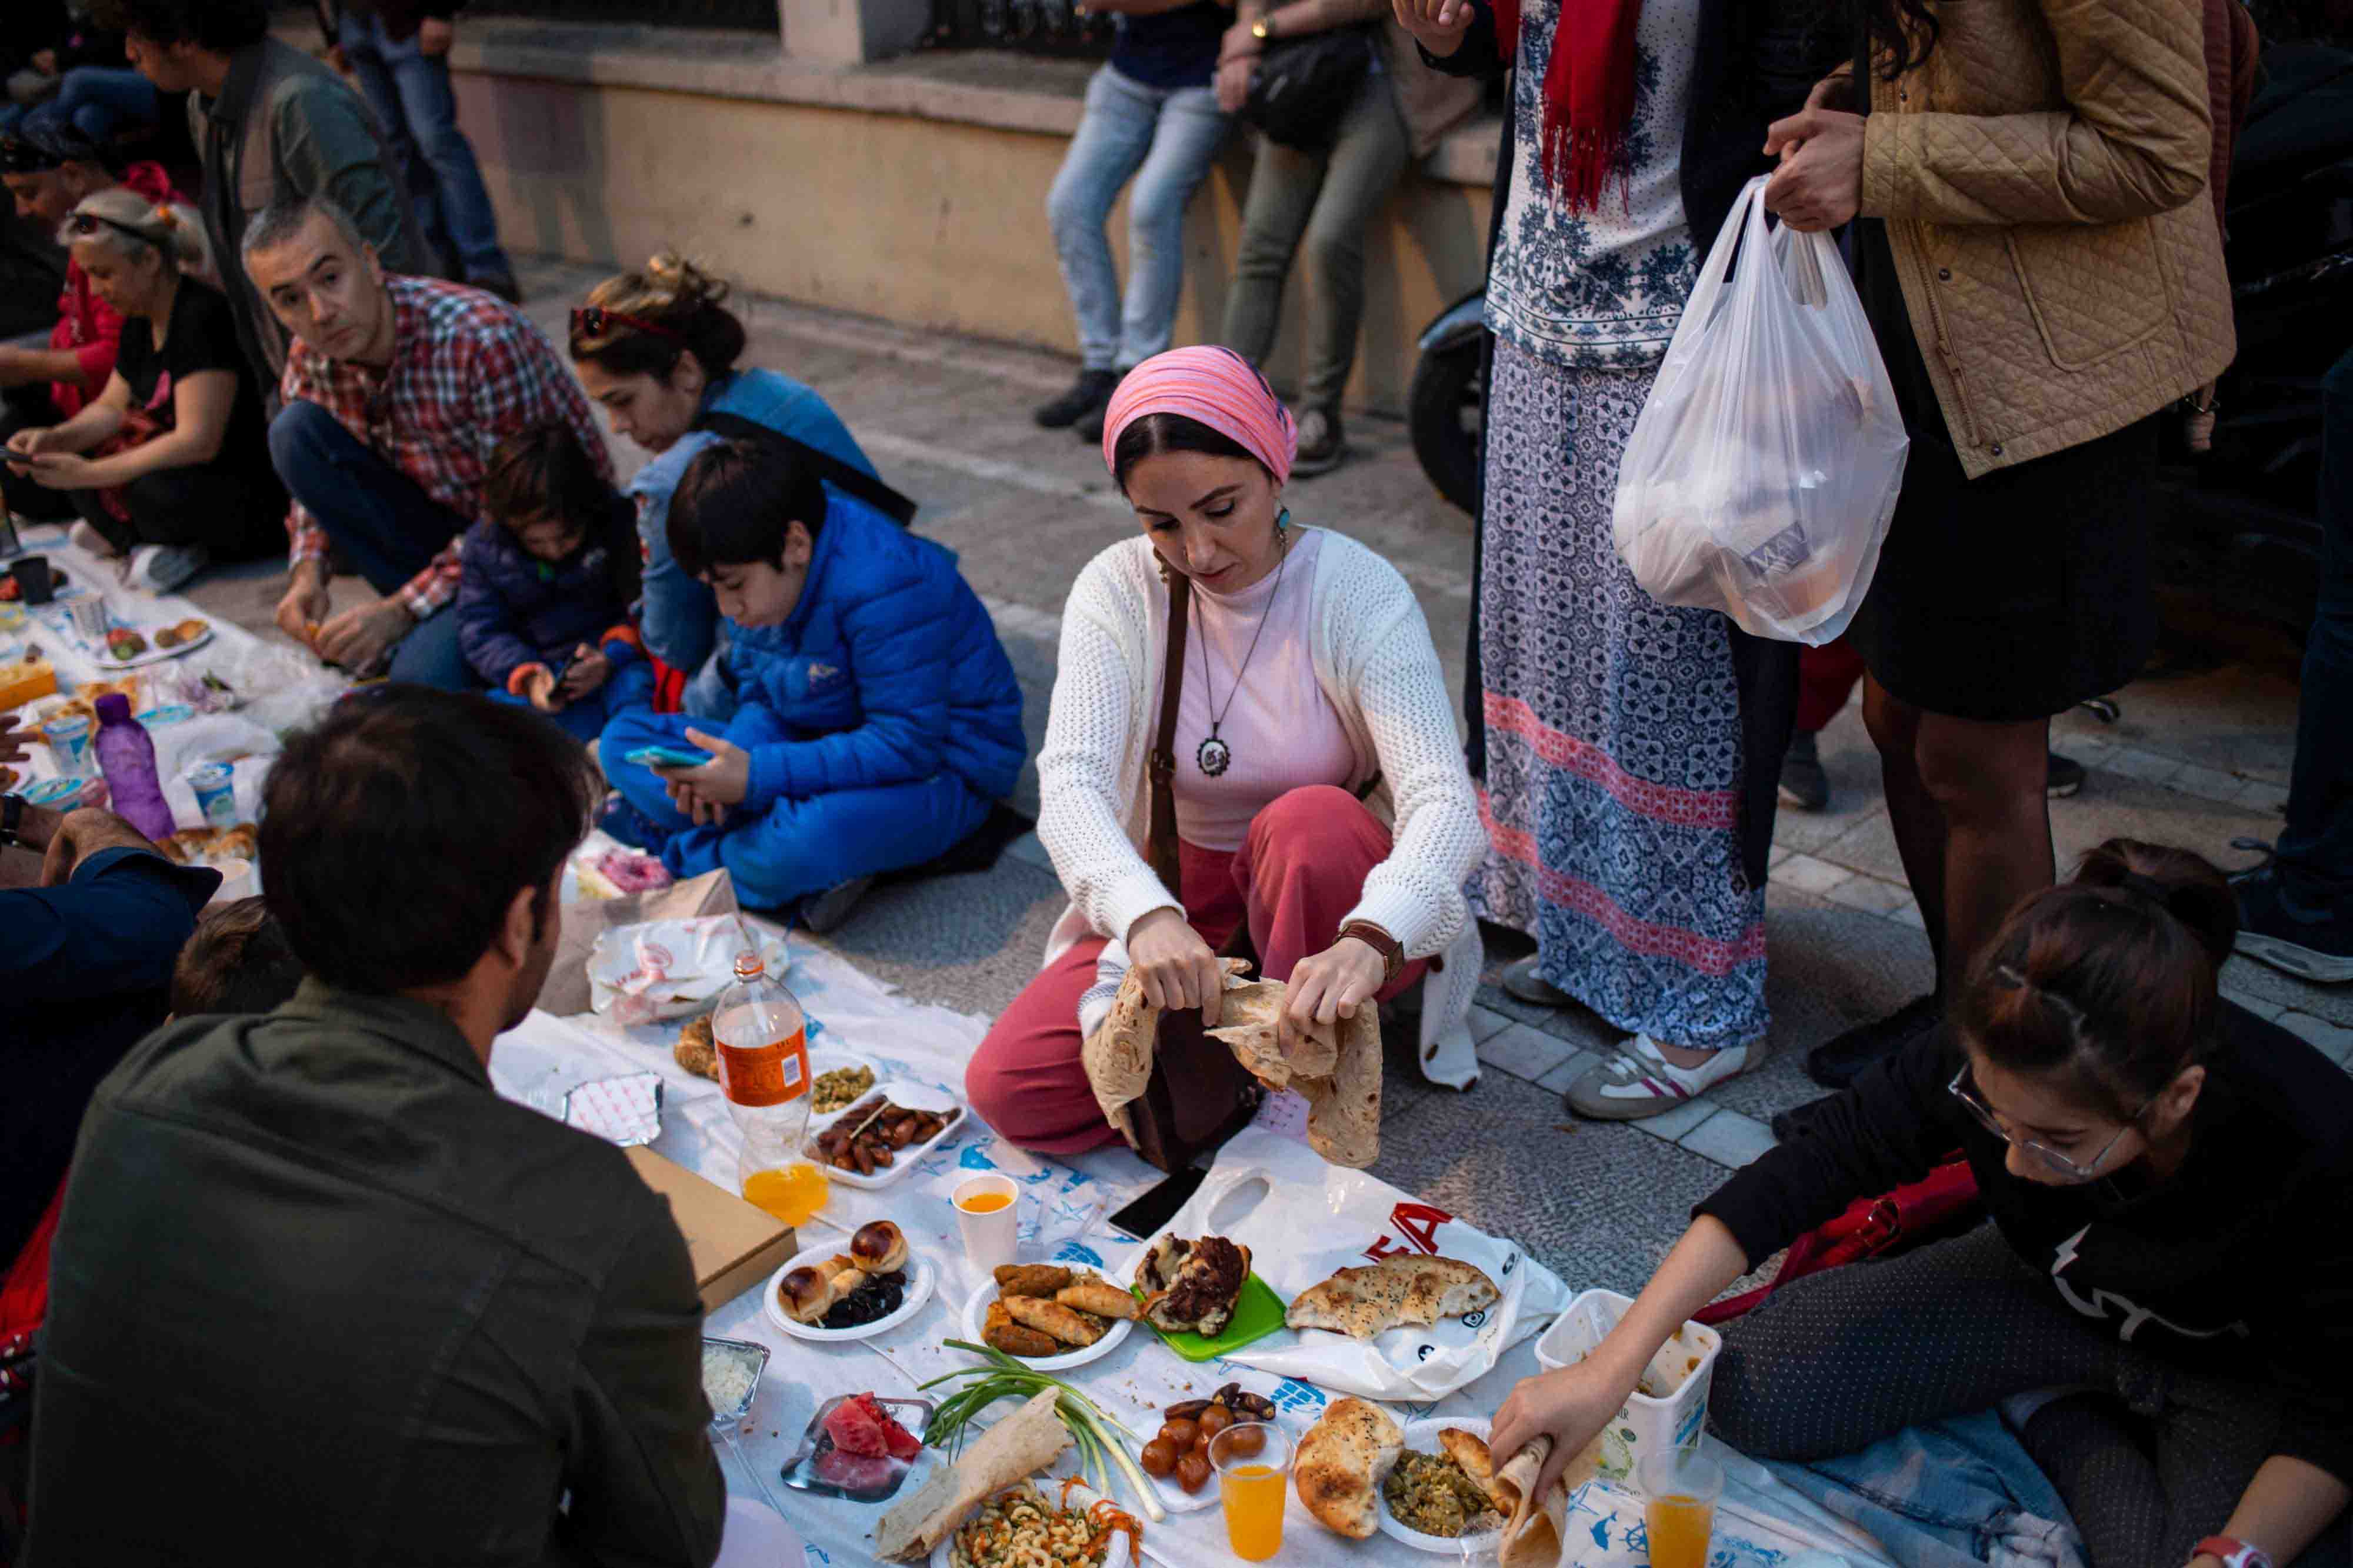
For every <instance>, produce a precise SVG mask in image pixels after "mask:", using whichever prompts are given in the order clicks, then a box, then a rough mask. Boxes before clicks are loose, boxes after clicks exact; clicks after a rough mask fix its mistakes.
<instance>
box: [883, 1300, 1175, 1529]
mask: <svg viewBox="0 0 2353 1568" xmlns="http://www.w3.org/2000/svg"><path fill="white" fill-rule="evenodd" d="M944 1343H945V1344H946V1346H947V1348H948V1349H950V1350H952V1351H968V1352H971V1353H972V1354H974V1355H976V1356H979V1357H980V1358H981V1360H982V1362H983V1363H984V1364H982V1365H980V1366H963V1367H958V1368H956V1370H955V1371H954V1372H948V1373H941V1374H940V1375H939V1376H937V1377H935V1378H934V1379H932V1380H931V1382H929V1383H926V1384H922V1385H921V1387H920V1388H919V1389H918V1390H917V1392H919V1393H920V1392H921V1391H922V1389H923V1388H935V1387H937V1386H938V1385H939V1384H943V1383H952V1382H954V1381H955V1380H956V1379H957V1378H960V1377H968V1378H970V1379H972V1380H973V1381H972V1382H970V1383H968V1384H965V1386H964V1387H962V1388H959V1389H957V1390H956V1391H955V1393H954V1394H948V1395H946V1396H945V1397H944V1398H942V1399H941V1401H940V1404H939V1408H938V1409H936V1410H934V1411H933V1412H932V1419H931V1422H930V1424H929V1425H927V1426H924V1428H923V1441H924V1442H926V1443H928V1444H930V1445H932V1446H933V1447H935V1448H941V1449H944V1450H945V1451H946V1452H947V1453H948V1454H950V1455H951V1456H953V1455H954V1454H955V1451H956V1450H957V1449H959V1448H961V1447H964V1443H965V1437H966V1436H969V1435H970V1427H971V1426H972V1421H973V1417H975V1416H976V1415H979V1414H980V1413H981V1412H982V1411H984V1410H986V1409H987V1408H988V1407H989V1406H990V1405H994V1404H996V1403H997V1401H998V1400H1000V1399H1025V1400H1026V1399H1034V1398H1036V1397H1037V1396H1038V1395H1039V1394H1041V1393H1043V1392H1044V1391H1045V1390H1047V1389H1052V1390H1054V1391H1055V1396H1056V1397H1055V1400H1054V1413H1055V1414H1056V1415H1060V1417H1061V1418H1062V1425H1063V1426H1066V1427H1068V1428H1069V1429H1070V1433H1071V1442H1072V1443H1073V1444H1074V1445H1076V1447H1077V1448H1078V1451H1079V1474H1080V1475H1081V1476H1082V1477H1083V1478H1085V1479H1086V1482H1087V1484H1088V1485H1089V1486H1092V1487H1093V1488H1094V1489H1095V1491H1096V1493H1097V1495H1099V1496H1102V1497H1110V1496H1111V1495H1112V1489H1111V1484H1110V1478H1111V1471H1110V1468H1109V1467H1108V1466H1107V1465H1106V1464H1105V1463H1104V1460H1105V1458H1106V1457H1108V1458H1110V1459H1111V1460H1112V1461H1113V1463H1116V1464H1117V1465H1118V1467H1119V1468H1120V1471H1121V1473H1122V1474H1124V1476H1125V1477H1126V1478H1127V1482H1128V1485H1129V1487H1130V1488H1131V1489H1133V1490H1134V1493H1135V1495H1136V1498H1137V1499H1138V1500H1140V1501H1141V1502H1142V1503H1143V1504H1144V1511H1145V1515H1146V1516H1147V1517H1149V1518H1150V1519H1151V1521H1152V1522H1153V1523H1155V1524H1158V1523H1159V1522H1161V1521H1163V1520H1165V1519H1166V1518H1167V1517H1168V1514H1167V1510H1165V1509H1163V1508H1162V1507H1161V1506H1160V1497H1159V1494H1158V1493H1157V1492H1155V1490H1154V1489H1153V1487H1152V1483H1151V1482H1150V1481H1148V1480H1146V1479H1145V1477H1144V1472H1143V1471H1142V1470H1140V1469H1138V1468H1136V1466H1135V1461H1134V1460H1133V1459H1131V1458H1128V1457H1127V1449H1126V1448H1125V1447H1124V1446H1123V1445H1122V1444H1121V1443H1120V1440H1119V1439H1120V1438H1121V1437H1123V1436H1124V1437H1125V1438H1126V1439H1127V1440H1128V1441H1129V1442H1131V1443H1138V1444H1139V1446H1140V1440H1139V1439H1138V1438H1137V1437H1136V1436H1135V1434H1134V1432H1131V1431H1129V1430H1128V1429H1127V1427H1126V1426H1123V1425H1121V1423H1120V1422H1119V1420H1118V1419H1117V1418H1116V1417H1114V1416H1112V1415H1107V1414H1105V1412H1104V1411H1103V1407H1102V1406H1101V1405H1097V1404H1096V1403H1095V1402H1094V1401H1093V1400H1092V1399H1090V1398H1088V1397H1087V1396H1086V1395H1085V1394H1082V1393H1080V1392H1079V1391H1078V1390H1077V1389H1075V1388H1073V1387H1071V1385H1070V1384H1067V1383H1064V1382H1063V1381H1062V1380H1061V1379H1060V1378H1057V1377H1048V1376H1047V1375H1046V1374H1045V1373H1042V1372H1039V1371H1037V1370H1036V1369H1034V1368H1032V1367H1028V1366H1024V1365H1023V1364H1022V1363H1019V1362H1018V1361H1016V1360H1015V1359H1014V1358H1013V1357H1011V1356H1009V1355H1008V1354H1006V1353H1005V1352H1003V1351H1000V1350H998V1349H997V1348H996V1347H995V1346H993V1345H976V1344H973V1343H971V1342H968V1341H965V1340H948V1341H945V1342H944Z"/></svg>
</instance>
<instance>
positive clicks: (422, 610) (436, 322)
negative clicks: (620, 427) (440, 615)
mask: <svg viewBox="0 0 2353 1568" xmlns="http://www.w3.org/2000/svg"><path fill="white" fill-rule="evenodd" d="M385 287H387V288H388V289H391V290H392V308H393V312H394V326H393V350H392V364H391V365H390V367H389V368H387V369H385V370H377V369H375V368H374V367H372V366H369V365H363V364H354V363H349V362H343V361H336V360H331V359H329V358H328V357H327V356H326V355H324V354H322V353H319V352H318V351H317V350H315V349H313V348H311V346H310V344H308V343H306V342H303V341H302V340H301V339H300V338H297V339H295V340H294V342H293V345H292V346H291V347H290V349H289V350H288V351H287V355H286V378H285V381H284V382H283V384H281V386H280V392H281V394H282V395H283V396H284V398H285V400H286V401H287V402H288V403H292V402H293V401H294V400H295V399H296V398H298V397H299V398H301V399H303V400H304V401H306V402H310V403H315V404H317V405H319V406H321V407H322V408H324V409H325V410H326V411H327V412H328V413H330V414H332V415H333V416H335V422H336V423H337V424H339V425H341V426H343V428H344V429H346V430H348V431H350V432H351V433H352V434H353V436H355V437H358V438H359V439H360V440H361V441H362V442H363V443H364V444H365V445H366V446H367V447H368V448H369V449H370V450H372V451H374V452H375V454H376V455H377V456H379V457H381V458H384V459H385V460H386V461H387V462H389V463H391V464H392V466H393V467H394V468H398V469H399V470H400V471H401V472H402V473H404V474H406V475H407V476H408V477H409V478H410V479H414V480H416V481H417V485H418V487H419V488H420V489H423V490H424V491H425V493H426V494H427V495H429V496H431V497H432V498H433V499H434V500H437V501H438V502H440V503H441V504H442V505H443V506H445V507H448V509H449V510H451V511H453V512H455V513H457V514H458V516H459V518H461V519H462V520H464V521H462V522H460V523H459V526H458V529H457V531H455V532H453V533H452V534H451V535H450V539H449V542H448V545H447V546H445V547H444V548H443V549H442V551H441V552H440V553H439V554H438V555H436V556H434V558H433V560H432V562H431V563H430V564H428V565H427V567H426V568H425V570H424V571H422V572H420V573H418V574H417V575H416V576H415V577H413V578H411V579H410V580H409V581H408V582H407V583H406V584H403V585H402V587H401V589H400V594H399V597H400V602H401V603H402V604H403V605H406V606H407V608H408V611H409V613H410V614H411V615H413V616H416V617H417V619H418V620H423V619H424V618H425V617H426V616H430V615H432V614H433V613H434V612H435V611H436V610H438V609H440V608H442V607H443V606H444V605H448V603H449V601H450V600H452V599H454V598H456V597H457V595H458V577H459V560H458V548H459V542H460V540H461V539H462V538H463V536H464V531H465V529H466V528H467V527H468V526H470V524H472V523H473V522H475V521H478V520H480V517H481V516H482V476H483V473H484V472H485V470H487V468H489V466H490V460H491V452H492V451H494V450H496V449H497V447H498V444H499V443H500V442H501V441H502V440H504V439H505V438H506V437H509V436H512V435H513V434H514V433H515V432H516V431H518V430H521V429H522V428H524V427H525V426H531V425H536V424H540V423H543V422H544V421H547V420H551V419H561V420H564V421H565V423H567V424H569V425H570V426H572V429H573V432H574V434H575V435H577V436H578V437H580V445H581V447H583V448H584V449H585V450H586V451H587V452H588V453H589V455H590V456H591V457H593V458H595V459H596V468H597V471H598V472H599V473H600V474H602V475H603V476H604V478H605V480H606V482H607V484H609V483H611V482H612V479H613V466H612V459H611V458H610V456H609V455H608V454H607V452H606V450H605V437H604V434H603V432H601V431H599V430H598V429H597V428H596V419H595V418H594V417H593V416H591V415H590V413H589V411H588V398H587V395H586V394H585V393H583V392H582V391H581V390H580V384H579V383H578V382H576V381H575V380H573V379H572V372H571V370H570V368H569V367H568V366H566V365H565V363H564V362H563V360H562V359H560V358H558V357H557V355H556V352H555V349H554V345H552V344H551V343H549V342H548V341H547V339H546V338H544V337H543V336H541V335H540V331H539V329H538V328H537V327H535V326H533V325H532V323H531V321H529V320H528V319H527V318H526V317H524V316H523V314H522V312H521V311H519V310H512V309H511V308H509V307H508V306H507V305H506V304H505V303H504V302H503V301H501V300H497V299H494V298H492V297H491V295H488V294H485V293H483V292H482V291H481V290H480V289H468V288H465V287H462V286H461V285H459V284H456V283H444V282H442V281H440V280H439V279H431V278H410V277H405V276H400V275H395V276H393V277H390V278H387V279H385ZM286 535H287V538H288V540H289V541H290V544H291V546H292V548H291V550H290V552H289V555H288V562H289V564H295V563H301V562H304V561H316V560H318V559H320V558H321V557H322V556H324V555H325V554H326V553H327V531H326V530H325V529H324V528H322V527H321V526H320V524H319V520H318V519H316V518H314V517H312V516H311V514H310V512H308V511H307V510H304V509H303V506H302V503H301V501H299V500H298V501H296V502H295V503H294V504H293V506H292V508H291V509H290V510H288V512H287V514H286Z"/></svg>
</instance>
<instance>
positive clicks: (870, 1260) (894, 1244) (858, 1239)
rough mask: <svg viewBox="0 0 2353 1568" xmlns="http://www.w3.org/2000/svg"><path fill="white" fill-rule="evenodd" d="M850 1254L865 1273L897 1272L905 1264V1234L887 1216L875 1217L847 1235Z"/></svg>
mask: <svg viewBox="0 0 2353 1568" xmlns="http://www.w3.org/2000/svg"><path fill="white" fill-rule="evenodd" d="M849 1256H850V1257H851V1258H854V1259H855V1260H856V1261H857V1264H858V1267H859V1268H862V1269H864V1270H865V1271H866V1272H867V1273H868V1274H896V1273H897V1272H898V1271H899V1270H900V1269H902V1268H905V1267H906V1266H907V1238H906V1237H904V1236H903V1235H902V1234H900V1230H899V1227H898V1226H895V1225H892V1223H891V1222H890V1221H889V1220H887V1219H878V1220H875V1221H874V1222H872V1223H871V1224H870V1225H866V1226H860V1228H859V1232H858V1234H857V1235H856V1236H853V1237H850V1238H849Z"/></svg>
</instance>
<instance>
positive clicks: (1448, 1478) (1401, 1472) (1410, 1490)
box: [1381, 1448, 1504, 1541]
mask: <svg viewBox="0 0 2353 1568" xmlns="http://www.w3.org/2000/svg"><path fill="white" fill-rule="evenodd" d="M1381 1497H1382V1498H1383V1500H1386V1501H1387V1502H1388V1505H1389V1512H1390V1514H1391V1515H1392V1516H1394V1517H1395V1518H1396V1520H1397V1521H1398V1523H1399V1524H1402V1525H1404V1526H1405V1527H1406V1528H1407V1529H1408V1530H1418V1531H1421V1533H1422V1534H1424V1535H1435V1536H1439V1537H1441V1538H1443V1539H1445V1540H1448V1541H1451V1540H1453V1539H1454V1538H1455V1537H1456V1536H1458V1535H1477V1534H1480V1533H1482V1532H1483V1531H1490V1530H1493V1529H1494V1528H1495V1527H1496V1526H1498V1525H1500V1524H1502V1523H1503V1522H1504V1521H1503V1519H1502V1517H1501V1516H1500V1515H1498V1514H1497V1513H1496V1512H1495V1505H1494V1504H1493V1502H1492V1501H1490V1500H1489V1499H1488V1497H1487V1494H1486V1493H1485V1492H1484V1491H1482V1489H1480V1487H1479V1483H1478V1482H1476V1481H1474V1480H1472V1479H1471V1478H1470V1477H1469V1476H1468V1475H1467V1474H1465V1473H1464V1472H1463V1469H1462V1467H1461V1465H1458V1464H1456V1463H1455V1462H1454V1461H1453V1460H1452V1459H1451V1458H1447V1457H1446V1456H1445V1455H1442V1454H1418V1453H1415V1452H1414V1451H1413V1450H1412V1449H1410V1448H1409V1449H1407V1450H1406V1451H1405V1452H1404V1453H1402V1454H1400V1455H1398V1462H1397V1468H1396V1469H1393V1470H1391V1471H1390V1472H1389V1479H1388V1480H1386V1481H1384V1482H1382V1483H1381Z"/></svg>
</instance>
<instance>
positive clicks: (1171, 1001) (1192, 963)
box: [1127, 909, 1226, 1029]
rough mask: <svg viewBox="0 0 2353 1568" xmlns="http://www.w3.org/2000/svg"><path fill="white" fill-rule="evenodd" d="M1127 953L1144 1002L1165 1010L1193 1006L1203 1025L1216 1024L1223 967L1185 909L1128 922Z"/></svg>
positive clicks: (1224, 975) (1223, 975)
mask: <svg viewBox="0 0 2353 1568" xmlns="http://www.w3.org/2000/svg"><path fill="white" fill-rule="evenodd" d="M1127 956H1128V959H1129V961H1130V963H1132V965H1133V969H1134V975H1135V977H1136V980H1137V982H1138V983H1139V984H1142V986H1143V987H1144V999H1145V1001H1146V1002H1149V1003H1150V1004H1151V1005H1153V1006H1155V1007H1157V1008H1159V1009H1160V1010H1161V1011H1162V1012H1164V1013H1173V1012H1175V1011H1176V1009H1178V1008H1180V1007H1198V1008H1199V1009H1200V1010H1201V1023H1202V1026H1204V1027H1206V1028H1212V1029H1214V1028H1216V1027H1217V1026H1218V1015H1219V1002H1220V998H1222V997H1223V996H1224V994H1225V989H1226V970H1225V965H1223V964H1221V963H1219V962H1218V955H1217V954H1216V953H1214V952H1210V951H1209V944H1208V942H1204V941H1203V940H1202V939H1201V933H1200V932H1199V931H1195V930H1194V929H1193V927H1192V925H1191V924H1190V923H1189V922H1188V921H1187V920H1186V919H1185V911H1184V910H1175V909H1163V910H1153V911H1152V912H1151V913H1150V914H1148V915H1146V916H1145V917H1144V918H1143V919H1142V920H1140V921H1136V922H1135V924H1134V925H1133V926H1130V927H1129V928H1128V932H1127Z"/></svg>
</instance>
